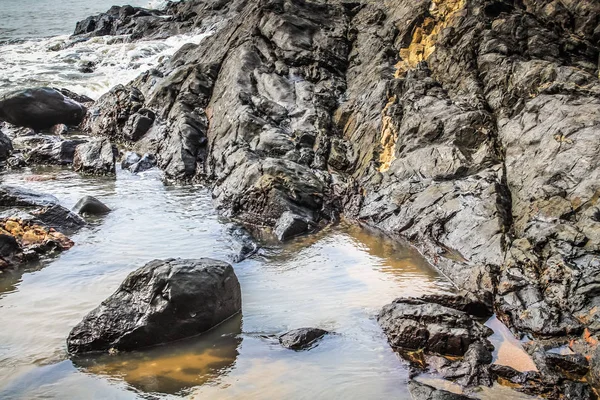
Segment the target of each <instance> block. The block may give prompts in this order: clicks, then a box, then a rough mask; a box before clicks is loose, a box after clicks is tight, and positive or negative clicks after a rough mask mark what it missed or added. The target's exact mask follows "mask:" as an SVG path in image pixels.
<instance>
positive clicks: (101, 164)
mask: <svg viewBox="0 0 600 400" xmlns="http://www.w3.org/2000/svg"><path fill="white" fill-rule="evenodd" d="M117 154H118V152H117V148H116V147H115V146H114V145H113V144H112V143H111V142H110V141H109V140H108V139H96V140H93V141H91V142H87V143H84V144H80V145H78V146H77V147H76V148H75V156H74V157H73V168H74V169H75V171H77V172H83V173H86V174H92V175H114V174H115V173H116V159H117Z"/></svg>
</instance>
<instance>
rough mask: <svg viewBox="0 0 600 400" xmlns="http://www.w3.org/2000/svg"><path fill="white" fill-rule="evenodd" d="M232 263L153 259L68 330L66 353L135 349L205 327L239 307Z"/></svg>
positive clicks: (239, 298) (234, 311)
mask: <svg viewBox="0 0 600 400" xmlns="http://www.w3.org/2000/svg"><path fill="white" fill-rule="evenodd" d="M241 305H242V298H241V291H240V284H239V282H238V280H237V277H236V275H235V272H234V270H233V268H232V267H231V265H229V264H227V263H224V262H221V261H215V260H211V259H207V258H203V259H198V260H181V259H169V260H164V261H163V260H155V261H152V262H150V263H148V264H146V265H145V266H144V267H142V268H140V269H138V270H136V271H134V272H132V273H131V274H130V275H129V276H128V277H127V279H125V281H124V282H123V283H122V284H121V286H120V287H119V288H118V289H117V291H116V292H115V293H114V294H113V295H111V296H110V297H109V298H107V299H106V300H105V301H103V302H102V304H101V305H100V306H99V307H98V308H96V309H95V310H93V311H92V312H90V313H89V314H88V315H87V316H86V317H85V318H84V319H83V321H81V322H80V323H79V324H78V325H77V326H76V327H75V328H73V330H72V331H71V333H70V334H69V337H68V339H67V348H68V351H69V353H70V354H80V353H86V352H93V351H101V352H104V351H108V350H110V349H115V350H125V351H129V350H135V349H139V348H143V347H147V346H152V345H155V344H159V343H165V342H170V341H174V340H177V339H182V338H185V337H189V336H194V335H198V334H201V333H203V332H206V331H207V330H209V329H211V328H212V327H214V326H216V325H218V324H220V323H221V322H223V321H224V320H226V319H228V318H230V317H231V316H233V315H235V314H237V313H238V312H239V311H240V310H241Z"/></svg>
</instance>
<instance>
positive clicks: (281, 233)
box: [275, 211, 310, 242]
mask: <svg viewBox="0 0 600 400" xmlns="http://www.w3.org/2000/svg"><path fill="white" fill-rule="evenodd" d="M309 227H310V225H309V224H308V222H307V221H306V219H304V218H302V217H300V216H298V215H296V214H294V213H292V212H290V211H286V212H284V213H283V215H282V216H281V217H280V218H279V219H278V220H277V223H276V224H275V236H277V239H279V240H280V241H282V242H284V241H286V240H289V239H291V238H293V237H296V236H299V235H302V234H304V233H307V232H308V230H309Z"/></svg>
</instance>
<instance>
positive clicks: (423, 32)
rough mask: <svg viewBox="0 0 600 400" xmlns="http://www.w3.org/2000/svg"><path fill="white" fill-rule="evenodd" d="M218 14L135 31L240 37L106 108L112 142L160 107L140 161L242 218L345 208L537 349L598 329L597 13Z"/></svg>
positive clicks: (322, 213)
mask: <svg viewBox="0 0 600 400" xmlns="http://www.w3.org/2000/svg"><path fill="white" fill-rule="evenodd" d="M217 3H218V4H217ZM217 3H215V2H213V1H208V0H190V1H186V2H180V3H178V4H171V5H169V6H168V7H167V9H166V10H165V11H164V12H165V14H167V15H170V16H174V18H164V19H163V20H162V21H153V23H152V24H146V22H145V21H147V20H145V19H144V18H145V17H140V18H136V17H134V16H133V15H129V14H128V15H127V18H124V17H119V19H120V20H122V21H125V20H127V21H128V22H124V23H123V24H121V23H118V24H117V25H118V26H119V27H123V26H128V27H129V28H123V29H121V28H118V29H121V30H120V31H119V32H120V33H127V34H130V35H131V38H135V37H136V35H140V34H141V35H143V36H144V37H148V38H152V37H158V36H160V35H163V34H166V33H167V32H173V31H178V32H183V31H186V30H187V29H191V27H198V26H210V25H211V24H212V23H214V22H215V21H217V20H221V21H223V20H224V21H225V22H223V23H222V24H219V25H218V27H217V28H216V29H215V32H214V34H213V35H212V36H210V37H208V38H206V39H205V40H203V41H202V42H200V43H199V44H189V45H186V46H184V47H183V48H181V49H180V50H179V51H178V52H177V54H175V55H174V56H173V57H171V58H170V59H169V60H165V61H164V62H163V63H161V65H159V66H158V67H157V68H155V69H153V70H150V71H147V72H145V73H143V74H142V75H140V76H139V77H138V78H137V79H136V80H135V81H133V82H132V83H131V84H130V85H128V86H126V87H125V88H124V89H123V90H125V91H136V90H139V92H140V93H141V94H142V95H143V100H142V97H141V96H139V99H140V100H139V101H137V102H135V104H136V106H135V107H123V108H122V109H121V108H119V107H118V104H117V103H116V102H114V101H113V102H109V103H107V104H106V107H99V108H98V109H97V117H98V118H100V119H102V118H104V119H109V120H111V118H112V119H114V118H113V117H112V116H114V115H122V118H120V119H119V124H116V125H118V127H117V128H116V129H114V130H112V129H108V130H107V132H108V133H106V134H107V135H109V136H112V135H117V136H118V135H121V136H122V135H124V131H125V127H126V125H127V122H128V121H131V122H132V123H133V121H134V119H135V117H133V116H134V115H135V114H136V113H137V112H138V111H139V110H141V109H148V110H151V111H152V112H153V113H155V120H154V122H153V124H152V126H151V127H150V129H149V130H148V132H147V133H146V134H145V135H144V136H143V137H142V138H141V139H140V140H139V141H138V142H137V143H136V148H135V150H136V151H138V152H139V153H140V154H143V153H146V152H148V153H152V154H156V157H157V160H158V166H159V167H160V168H161V169H163V171H165V175H166V176H167V178H168V179H175V180H200V181H203V182H205V183H207V184H209V185H210V186H211V188H212V189H213V195H214V198H215V202H216V204H217V206H218V207H219V209H220V210H222V211H223V212H224V214H226V215H227V216H231V217H236V218H239V219H240V220H242V221H243V222H245V223H248V224H252V225H256V226H260V227H264V226H268V227H271V228H273V227H275V226H276V225H277V223H278V220H279V219H280V217H281V216H282V215H283V214H284V213H286V212H289V213H291V214H293V215H296V216H301V217H302V218H304V219H305V221H306V222H307V224H308V225H309V226H310V230H316V229H318V228H319V227H320V226H323V225H324V224H327V223H328V222H329V221H332V220H335V219H336V216H337V214H338V213H340V212H343V213H344V214H345V215H346V216H347V217H349V218H352V219H356V220H360V221H361V222H362V223H365V224H367V225H373V226H376V227H378V228H379V229H381V230H384V231H386V232H388V233H390V234H393V235H397V236H400V237H402V238H404V239H407V240H408V241H409V242H411V243H412V244H414V245H415V246H416V247H418V249H419V250H420V251H421V253H422V254H423V255H424V256H425V257H426V258H427V259H428V260H429V261H430V262H431V264H432V265H434V266H435V267H436V268H438V269H439V270H440V271H441V272H443V274H444V275H445V276H447V277H448V278H449V279H450V280H451V281H452V282H453V283H454V284H455V285H456V286H458V287H459V288H460V289H464V290H466V291H468V292H471V293H472V294H473V295H475V296H476V297H477V298H479V300H480V303H481V304H483V305H485V308H487V309H488V310H489V309H492V308H493V309H494V310H495V311H497V313H498V317H499V318H500V319H501V320H502V321H503V322H505V323H506V324H507V325H508V326H510V327H511V328H514V329H515V330H517V331H522V332H526V333H528V334H530V336H531V337H533V338H534V339H537V338H539V337H548V336H565V335H577V334H579V333H582V332H583V331H584V329H586V328H587V329H588V330H589V331H590V332H591V333H592V334H597V333H598V332H600V313H597V312H596V310H597V307H600V296H597V292H598V290H597V287H598V283H599V282H600V262H599V261H598V259H599V258H598V255H599V254H600V210H599V208H598V204H597V200H598V195H597V193H598V190H599V189H598V184H597V182H598V181H599V171H600V167H599V165H600V160H599V159H598V157H599V154H600V153H599V152H598V151H597V143H598V140H597V139H598V138H597V131H598V126H600V111H599V110H600V107H599V104H600V83H599V81H598V54H599V53H600V49H599V46H598V40H599V33H598V29H597V26H598V18H597V16H598V15H600V5H599V4H598V3H597V2H593V1H580V2H575V1H562V2H559V1H556V0H526V1H520V2H502V1H495V0H475V1H442V0H432V1H419V2H415V1H408V0H399V1H393V2H366V1H364V2H363V1H356V2H347V1H321V0H317V1H302V0H289V1H278V0H265V1H259V2H258V1H257V2H248V1H243V0H232V1H228V2H217ZM114 13H115V12H113V14H114ZM126 14H127V13H126ZM224 17H225V18H224ZM150 25H153V26H150ZM113 26H114V25H111V30H112V29H113ZM128 29H129V30H128ZM95 30H96V27H93V28H91V29H89V30H86V31H90V32H91V31H95ZM111 32H112V31H111ZM124 104H128V102H127V101H125V103H124ZM138 107H139V108H138ZM128 108H131V110H129V109H128ZM121 111H122V112H121ZM130 118H133V119H130ZM112 125H115V124H112ZM112 125H111V126H112ZM92 131H93V133H94V134H98V135H102V134H105V133H103V132H102V129H101V127H100V126H98V127H97V128H94V129H92ZM113 132H114V133H113ZM433 303H435V302H433ZM459 308H460V307H459ZM465 350H466V349H465ZM544 373H545V372H544ZM573 388H575V386H570V389H568V390H575V391H576V390H577V389H576V388H575V389H573ZM559 390H563V391H566V390H567V387H566V386H564V385H563V386H560V389H559ZM561 395H564V393H561Z"/></svg>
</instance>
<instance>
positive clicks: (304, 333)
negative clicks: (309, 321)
mask: <svg viewBox="0 0 600 400" xmlns="http://www.w3.org/2000/svg"><path fill="white" fill-rule="evenodd" d="M328 333H329V332H327V331H326V330H323V329H318V328H300V329H294V330H292V331H289V332H287V333H284V334H283V335H281V336H279V343H281V345H282V346H283V347H285V348H286V349H290V350H307V349H309V348H311V347H312V346H313V345H314V344H315V343H316V341H317V340H319V339H321V338H322V337H323V336H325V335H327V334H328Z"/></svg>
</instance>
